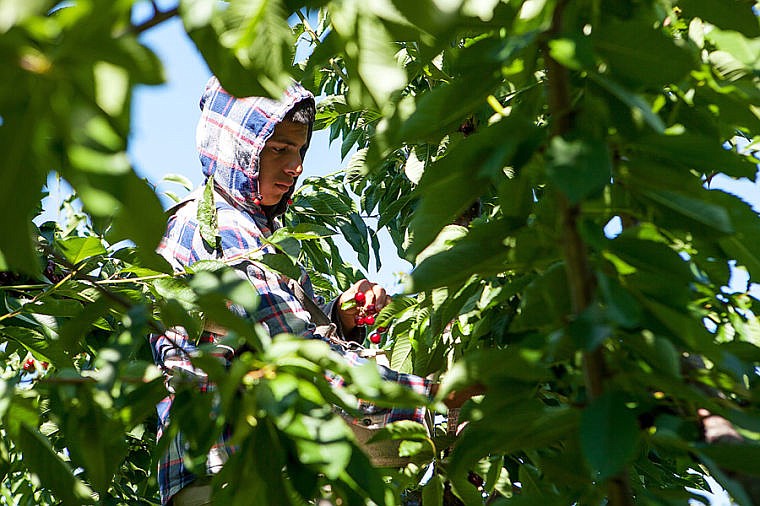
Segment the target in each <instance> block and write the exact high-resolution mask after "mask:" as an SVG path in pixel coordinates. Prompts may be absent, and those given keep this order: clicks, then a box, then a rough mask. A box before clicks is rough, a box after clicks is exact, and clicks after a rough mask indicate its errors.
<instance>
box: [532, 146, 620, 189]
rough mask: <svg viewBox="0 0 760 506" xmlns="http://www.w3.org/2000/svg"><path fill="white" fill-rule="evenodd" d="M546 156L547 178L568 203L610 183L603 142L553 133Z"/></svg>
mask: <svg viewBox="0 0 760 506" xmlns="http://www.w3.org/2000/svg"><path fill="white" fill-rule="evenodd" d="M546 156H547V161H548V165H547V168H546V171H547V174H548V176H549V179H550V180H551V181H552V182H553V183H554V184H555V185H556V186H557V188H558V189H559V190H560V191H561V192H563V193H564V194H565V195H567V198H568V199H569V200H570V202H571V203H578V202H580V201H581V200H583V199H584V198H587V197H590V196H592V195H594V194H596V193H598V192H599V191H601V190H602V188H604V187H605V186H606V185H608V184H609V183H610V178H611V177H612V160H611V159H610V153H609V150H608V149H607V145H606V144H605V143H604V142H600V141H599V140H584V139H578V140H571V141H567V140H565V139H563V138H562V137H554V138H553V139H552V140H551V142H550V144H549V147H548V149H547V154H546Z"/></svg>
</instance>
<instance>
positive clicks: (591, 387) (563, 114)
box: [542, 0, 633, 506]
mask: <svg viewBox="0 0 760 506" xmlns="http://www.w3.org/2000/svg"><path fill="white" fill-rule="evenodd" d="M567 3H568V2H567V0H559V1H558V2H557V4H556V6H555V7H554V13H553V15H552V25H551V28H550V29H549V36H550V37H556V36H558V35H560V34H561V33H562V21H563V19H562V16H563V14H564V10H565V7H567ZM542 49H543V52H544V57H545V59H546V67H547V83H548V88H547V93H548V97H547V98H548V105H549V113H550V115H551V122H552V124H551V136H552V137H561V136H564V135H565V134H567V133H569V132H570V131H571V130H572V128H573V107H572V102H571V100H570V75H569V72H568V70H567V69H566V68H565V67H564V66H562V65H561V64H560V63H559V62H558V61H556V60H555V59H554V58H552V57H551V53H550V52H549V47H548V44H547V43H546V42H544V43H543V44H542ZM557 200H558V204H559V209H560V213H561V216H560V225H561V230H562V232H563V237H562V248H563V256H564V258H565V270H566V272H567V278H568V284H569V288H570V297H571V301H572V308H573V313H574V315H575V316H578V315H579V314H580V313H582V312H583V311H584V310H585V309H586V308H587V307H588V306H589V305H590V304H591V302H592V300H593V295H594V290H595V285H596V281H595V279H594V275H593V272H592V271H591V269H590V267H589V262H588V251H587V249H586V246H585V244H584V242H583V239H582V237H581V236H580V233H579V231H578V215H579V213H580V206H579V205H577V204H573V205H571V204H570V203H569V202H568V200H567V198H566V197H565V195H564V194H562V193H558V195H557ZM605 369H606V368H605V362H604V352H603V348H602V347H597V348H596V349H595V350H593V351H591V352H586V353H584V355H583V372H584V377H585V383H586V390H587V392H588V396H589V398H590V399H592V400H593V399H595V398H597V397H599V396H600V395H601V394H602V393H603V391H604V379H605V377H606V370H605ZM607 497H608V500H609V504H610V505H611V506H628V505H632V504H633V492H632V490H631V485H630V483H629V480H628V473H627V471H626V470H623V472H621V473H620V474H619V475H617V476H615V477H613V478H611V479H610V481H609V483H608V485H607Z"/></svg>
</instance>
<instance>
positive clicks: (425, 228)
mask: <svg viewBox="0 0 760 506" xmlns="http://www.w3.org/2000/svg"><path fill="white" fill-rule="evenodd" d="M523 120H524V118H520V117H518V118H511V117H510V118H505V119H503V120H502V121H500V122H499V123H497V124H496V125H495V126H492V127H489V128H486V129H484V130H481V131H480V132H478V134H477V135H472V136H470V137H468V138H466V139H464V140H463V141H462V142H460V143H459V144H457V145H456V147H454V148H452V149H451V150H450V151H449V153H448V154H447V156H446V157H444V158H441V159H440V160H439V161H436V162H435V163H433V164H431V165H430V166H429V167H428V168H427V169H426V171H425V174H424V175H423V177H422V180H421V181H420V184H419V186H418V187H417V190H416V191H417V193H418V194H419V196H420V204H419V206H418V207H417V209H416V210H415V213H414V216H413V218H412V221H411V223H410V224H409V232H410V234H411V237H412V243H411V245H410V246H409V249H408V251H407V258H408V259H409V260H410V261H412V260H413V259H414V258H415V256H416V255H417V254H419V253H420V252H421V251H422V250H423V249H424V248H425V247H426V246H427V245H428V244H430V242H431V241H432V240H433V239H435V237H436V236H437V235H438V233H439V232H440V231H441V229H442V228H443V227H444V226H445V225H448V224H451V223H453V222H454V221H455V220H456V218H458V217H459V216H461V215H462V213H464V212H465V211H466V210H467V209H468V208H469V207H470V206H471V205H472V204H473V202H475V201H476V200H477V199H478V197H480V196H481V195H483V194H484V193H485V191H486V189H487V188H488V187H489V184H490V183H491V181H492V180H494V179H496V178H501V177H503V172H502V170H503V168H504V166H505V165H507V164H509V162H510V160H511V159H512V158H513V157H514V156H515V154H516V153H517V152H518V147H519V145H520V142H521V140H522V139H523V138H527V137H528V136H530V135H531V134H534V133H536V132H535V127H534V126H532V125H530V124H526V123H525V122H524V121H523ZM437 286H442V285H437Z"/></svg>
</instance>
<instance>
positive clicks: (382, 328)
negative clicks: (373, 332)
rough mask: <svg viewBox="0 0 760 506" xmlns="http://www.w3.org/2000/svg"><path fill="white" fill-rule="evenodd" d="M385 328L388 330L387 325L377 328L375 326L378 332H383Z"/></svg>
mask: <svg viewBox="0 0 760 506" xmlns="http://www.w3.org/2000/svg"><path fill="white" fill-rule="evenodd" d="M386 330H388V327H378V328H377V331H378V332H380V333H381V334H382V333H383V332H385V331H386Z"/></svg>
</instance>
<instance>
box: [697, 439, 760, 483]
mask: <svg viewBox="0 0 760 506" xmlns="http://www.w3.org/2000/svg"><path fill="white" fill-rule="evenodd" d="M694 449H695V450H696V451H697V453H699V454H700V455H704V456H706V457H708V458H710V459H711V460H713V461H715V462H716V463H717V464H718V465H720V467H721V468H723V469H725V470H728V471H735V472H737V473H744V474H749V475H751V476H760V445H757V444H753V443H746V444H710V445H695V448H694Z"/></svg>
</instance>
